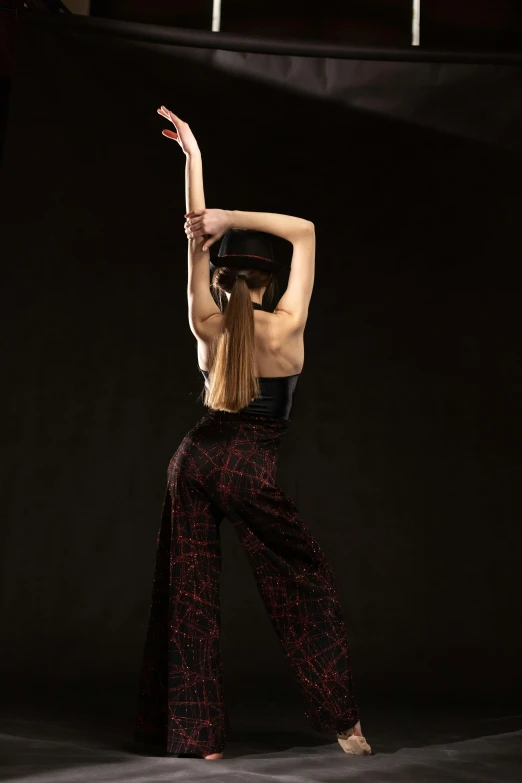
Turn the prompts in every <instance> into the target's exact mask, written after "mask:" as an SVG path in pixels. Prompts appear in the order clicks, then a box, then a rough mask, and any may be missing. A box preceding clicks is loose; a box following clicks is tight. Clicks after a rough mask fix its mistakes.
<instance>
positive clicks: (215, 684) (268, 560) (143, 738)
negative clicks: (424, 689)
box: [135, 409, 359, 756]
mask: <svg viewBox="0 0 522 783" xmlns="http://www.w3.org/2000/svg"><path fill="white" fill-rule="evenodd" d="M288 424H289V421H288V420H284V419H276V418H273V417H270V416H263V415H251V414H246V413H244V412H239V413H227V412H223V411H214V410H212V409H209V410H208V411H207V413H206V414H205V415H204V416H203V418H202V419H200V421H199V422H198V423H197V424H196V425H195V427H193V429H192V430H190V432H188V433H187V435H186V436H185V438H184V439H183V441H182V442H181V444H180V446H179V448H178V450H177V451H176V453H175V454H174V456H173V457H172V459H171V461H170V464H169V468H168V487H167V491H166V495H165V502H164V506H163V512H162V517H161V524H160V530H159V534H158V539H157V552H156V560H155V567H154V581H153V588H152V603H151V607H150V614H149V623H148V630H147V635H146V640H145V646H144V654H143V662H142V666H141V673H140V678H139V695H138V710H137V719H136V730H135V739H136V741H137V742H141V743H146V744H150V745H158V746H160V748H161V749H162V750H163V751H164V752H166V753H168V754H178V753H194V754H200V755H201V756H204V755H209V754H210V753H219V752H221V751H222V750H223V748H224V747H225V745H226V740H227V732H228V717H227V712H226V706H225V701H224V692H223V673H222V663H221V657H220V623H221V620H220V605H219V582H220V571H221V548H220V531H219V526H220V522H221V520H222V519H223V517H225V516H226V517H227V518H228V519H229V520H230V522H231V524H232V525H233V526H234V529H235V530H236V532H237V535H238V536H239V539H240V541H241V543H242V545H243V547H244V549H245V552H246V553H247V556H248V558H249V561H250V564H251V566H252V568H253V570H254V575H255V579H256V583H257V586H258V589H259V592H260V595H261V597H262V599H263V601H264V604H265V606H266V609H267V611H268V614H269V617H270V620H271V621H272V624H273V627H274V629H275V631H276V633H277V635H278V637H279V639H280V642H281V644H282V648H283V650H284V653H285V655H286V657H287V659H288V661H289V663H290V665H291V667H292V670H293V672H294V673H295V676H296V678H297V682H298V685H299V687H300V689H301V693H302V695H303V697H304V700H305V715H306V717H307V718H308V721H309V723H310V725H311V726H312V727H313V728H315V729H317V730H319V731H329V732H332V733H335V732H337V731H342V730H344V729H346V728H348V727H350V726H354V725H355V723H357V721H358V720H359V712H358V707H357V702H356V700H355V695H354V688H353V682H352V675H351V667H350V658H349V649H348V641H347V635H346V627H345V624H344V620H343V616H342V610H341V606H340V603H339V598H338V594H337V587H336V583H335V580H334V575H333V573H332V569H331V566H330V565H329V563H328V561H327V560H326V557H325V555H324V554H323V552H322V550H321V548H320V547H319V545H318V544H317V542H316V540H315V539H314V537H313V536H312V535H311V533H310V531H309V530H308V529H307V527H306V525H305V524H304V522H303V520H302V519H301V517H300V515H299V512H298V511H297V508H296V506H295V504H294V502H293V501H292V500H291V499H290V498H289V497H288V496H286V495H285V494H284V493H283V492H282V490H281V489H280V488H279V486H278V485H277V484H276V482H275V473H276V464H277V455H278V451H279V446H280V444H281V441H282V439H283V436H284V434H285V431H286V429H287V426H288Z"/></svg>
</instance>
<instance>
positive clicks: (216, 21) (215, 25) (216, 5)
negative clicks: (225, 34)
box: [212, 0, 221, 33]
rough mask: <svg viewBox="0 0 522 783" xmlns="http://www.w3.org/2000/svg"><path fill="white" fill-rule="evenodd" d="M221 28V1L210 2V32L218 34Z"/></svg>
mask: <svg viewBox="0 0 522 783" xmlns="http://www.w3.org/2000/svg"><path fill="white" fill-rule="evenodd" d="M220 27H221V0H212V31H213V32H216V33H218V32H219V28H220Z"/></svg>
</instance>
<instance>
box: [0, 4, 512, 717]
mask: <svg viewBox="0 0 522 783" xmlns="http://www.w3.org/2000/svg"><path fill="white" fill-rule="evenodd" d="M82 21H84V22H85V20H82ZM86 21H87V23H83V24H81V25H80V24H78V23H77V21H76V20H75V19H74V18H73V17H70V18H68V19H66V20H64V19H61V20H60V24H55V23H54V20H52V19H51V18H50V19H49V20H48V21H46V20H42V19H40V20H36V19H35V18H32V20H31V18H30V16H29V17H25V18H23V19H22V20H21V28H20V33H19V39H18V47H19V48H18V53H17V61H16V69H15V73H14V81H13V90H12V95H11V105H10V110H9V123H8V129H7V137H6V145H5V151H4V153H5V154H4V160H3V164H2V180H1V193H0V212H1V224H0V231H1V235H2V256H3V262H4V263H3V268H4V281H3V288H4V302H3V307H2V315H3V317H4V319H5V322H4V327H3V329H2V331H1V334H2V341H3V347H4V352H3V356H4V360H3V369H4V378H5V382H4V384H3V387H2V392H3V400H2V410H3V412H4V424H5V434H4V437H3V438H2V458H3V470H2V474H3V477H4V481H3V482H2V508H3V510H4V520H3V525H2V536H3V541H2V558H3V562H2V574H3V580H4V581H3V591H2V599H1V606H0V609H1V613H2V614H1V624H2V629H3V635H4V639H5V642H4V644H3V645H2V651H1V661H0V665H1V667H2V671H3V673H4V678H5V680H6V682H7V684H8V688H9V686H10V689H11V691H12V693H13V695H16V698H19V697H20V694H21V693H28V694H30V695H31V698H34V696H35V694H42V695H44V696H45V697H47V696H49V695H50V694H51V695H52V698H53V699H58V698H60V697H62V696H63V697H64V698H65V697H67V696H68V694H70V693H76V692H77V691H78V690H81V692H82V693H83V694H84V696H83V698H85V700H86V702H88V701H89V700H92V699H94V700H96V699H98V700H102V699H105V698H109V697H110V695H111V694H114V692H115V691H116V690H117V689H118V690H120V692H121V693H122V694H125V698H128V703H129V704H130V705H132V701H133V699H134V696H135V691H136V688H137V674H138V668H139V663H140V659H141V653H142V644H143V641H144V636H145V630H146V622H147V614H148V608H149V599H150V590H151V580H152V568H153V560H154V554H155V547H156V535H157V530H158V525H159V517H160V511H161V503H162V500H163V493H164V488H165V482H166V469H167V465H168V461H169V459H170V457H171V455H172V454H173V452H174V451H175V450H176V448H177V446H178V444H179V442H180V440H181V438H182V437H183V435H184V434H185V432H186V431H187V430H188V429H190V427H192V426H193V424H194V423H195V422H196V421H197V419H198V418H199V417H200V416H201V415H202V414H203V412H204V408H203V406H202V405H201V403H200V402H198V401H197V397H198V395H199V393H200V391H201V387H202V379H201V376H200V375H199V374H198V371H197V360H196V345H195V341H194V339H193V337H192V335H191V333H190V330H189V327H188V321H187V302H186V238H185V235H184V232H183V221H184V218H183V213H184V212H185V201H184V163H185V161H184V156H183V154H182V152H181V150H180V149H179V147H178V146H177V145H175V144H173V143H172V142H169V141H168V140H167V139H165V138H164V137H162V135H161V129H162V128H163V127H164V123H163V122H162V120H161V118H159V117H158V115H157V114H156V108H157V106H159V105H160V104H161V103H164V104H166V105H167V106H169V107H170V108H172V109H173V110H174V111H175V112H176V113H178V114H179V115H180V116H181V117H182V118H183V119H185V120H187V121H189V122H190V125H191V127H192V129H193V130H194V132H195V134H196V137H197V138H198V141H199V144H200V147H201V150H202V153H203V166H204V177H205V190H206V201H207V206H216V207H223V208H231V209H233V208H235V209H242V210H257V211H272V212H284V213H290V214H295V215H300V216H303V217H306V218H308V219H311V220H313V222H314V223H315V226H316V233H317V266H316V283H315V288H314V294H313V297H312V302H311V308H310V317H309V321H308V324H307V328H306V333H305V338H306V340H305V345H306V359H305V366H304V370H303V374H302V378H301V380H300V385H299V388H298V390H297V394H296V398H295V405H294V409H293V413H292V423H291V426H290V430H289V433H288V435H287V439H286V441H285V443H284V445H283V447H282V451H281V457H280V463H279V480H280V483H281V485H282V486H283V488H284V489H285V490H286V491H288V492H289V493H290V494H292V496H293V497H294V498H295V500H296V502H297V503H298V506H299V508H300V510H301V512H302V515H303V518H304V519H305V521H306V522H307V524H308V525H309V526H310V528H311V529H312V531H313V532H314V534H315V535H316V537H317V539H318V541H319V543H320V545H321V546H322V547H323V549H324V550H325V552H326V554H327V556H328V557H329V559H330V561H331V563H332V565H333V568H334V571H335V573H336V575H337V579H338V585H339V590H340V593H341V599H342V603H343V607H344V610H345V614H346V620H347V625H348V630H349V640H350V644H351V649H352V657H353V668H354V678H355V685H356V691H357V695H358V700H359V702H360V703H361V704H364V703H365V702H370V701H372V700H373V701H379V700H381V699H387V700H393V699H394V698H396V699H406V698H414V697H420V698H422V699H423V700H425V701H426V700H427V701H429V702H431V703H435V702H437V701H440V700H443V701H444V702H446V703H447V702H448V701H451V700H454V701H455V702H462V701H463V700H465V701H466V702H468V703H469V702H471V701H473V702H477V701H481V700H491V699H498V700H511V699H517V698H519V696H520V690H521V688H520V684H521V683H520V675H519V661H520V655H521V644H520V632H519V616H520V600H519V599H520V565H519V560H520V543H521V542H520V532H519V531H520V495H519V484H520V478H521V462H522V459H521V451H520V437H521V434H522V433H521V427H520V422H521V417H520V403H519V401H520V392H521V369H520V355H519V334H520V283H519V280H518V266H519V263H520V258H521V250H522V247H521V245H522V241H521V238H520V223H519V192H520V175H521V171H522V156H521V154H520V153H521V141H520V140H521V134H520V131H521V125H522V123H521V110H520V101H519V98H520V66H519V65H508V64H498V65H495V64H492V63H489V64H487V63H486V62H483V63H480V61H479V60H480V58H477V64H476V65H469V64H468V65H462V64H452V63H444V64H441V63H438V64H435V63H430V62H427V63H426V62H421V61H420V60H419V62H416V61H413V62H408V63H404V62H399V61H397V62H394V61H393V60H392V61H379V57H378V53H377V52H376V56H375V59H373V60H364V61H363V60H357V61H354V60H351V59H350V58H346V59H342V58H340V59H329V60H328V61H326V60H325V59H324V58H313V57H296V56H291V55H277V54H267V55H260V56H258V57H257V58H256V57H255V56H252V57H250V56H246V57H243V56H241V57H238V58H235V57H234V53H233V52H230V51H229V52H224V50H222V51H221V52H220V53H213V52H212V50H211V49H203V48H202V49H199V48H198V47H197V46H196V47H195V48H194V46H188V47H184V46H181V45H179V43H177V44H169V43H167V42H166V41H165V40H164V41H163V43H158V41H157V39H156V38H155V35H154V31H153V30H149V31H148V33H146V32H143V30H142V34H141V35H140V36H139V38H140V40H138V39H137V38H133V37H132V35H129V34H128V33H129V29H128V28H126V33H125V35H123V34H121V35H120V34H119V33H118V26H117V23H112V26H109V27H108V28H106V29H104V30H100V29H94V28H91V26H90V25H89V23H88V22H89V20H86ZM122 30H123V28H122ZM193 43H197V41H196V39H195V40H194V41H193ZM218 55H219V56H218ZM296 72H297V73H298V74H299V83H300V85H301V86H300V87H299V88H298V87H297V86H296V85H294V84H293V83H292V79H293V76H292V74H295V73H296ZM280 73H283V74H286V75H287V76H286V79H285V80H283V81H281V80H280V79H278V78H277V75H278V74H280ZM317 74H319V75H321V74H322V75H323V79H322V80H321V78H319V79H317ZM313 84H315V85H316V87H315V88H312V85H313ZM317 84H319V87H317ZM335 84H344V88H343V89H342V90H336V89H334V87H333V86H332V85H335ZM303 85H304V86H303ZM321 85H323V86H322V87H321ZM314 89H315V91H314ZM321 90H322V92H321ZM371 106H373V108H370V107H371ZM466 123H467V124H466ZM275 246H276V252H278V253H279V254H281V256H282V257H283V258H284V259H285V260H286V261H287V262H288V261H289V259H290V251H291V248H290V246H289V245H288V244H287V243H286V242H284V241H283V240H279V239H276V240H275ZM214 252H217V250H216V248H214ZM284 285H285V277H284V276H282V278H281V281H280V291H281V292H282V290H283V289H284ZM222 529H223V558H224V565H223V567H224V571H223V583H222V612H223V656H224V666H225V676H226V683H228V690H229V694H230V695H231V696H232V697H234V694H241V698H245V694H246V695H248V693H249V692H250V690H249V689H252V690H255V689H257V688H261V687H262V688H264V689H266V688H268V687H269V686H270V687H271V688H272V690H271V691H266V690H265V691H264V693H265V694H266V693H273V694H274V698H277V695H278V694H280V693H281V692H284V691H285V688H286V687H288V689H289V693H290V692H292V693H293V697H294V698H295V699H296V700H298V699H299V696H298V694H297V692H296V690H295V688H294V687H293V685H291V684H288V685H285V684H284V683H285V678H288V677H289V670H288V668H287V664H286V661H285V660H284V658H283V654H282V652H281V650H280V648H279V644H278V642H277V639H276V637H275V634H274V633H273V631H272V629H271V626H270V623H269V620H268V618H267V616H266V614H265V612H264V608H263V606H262V604H261V601H260V598H259V596H258V594H257V592H256V588H255V583H254V579H253V575H252V573H251V572H250V570H249V567H248V564H247V562H246V558H245V557H244V554H243V552H242V551H241V548H240V545H239V543H238V541H237V540H236V539H235V536H234V532H233V530H232V528H231V526H230V525H229V524H228V522H227V523H225V524H224V525H223V527H222ZM390 703H392V702H390ZM303 720H304V718H303Z"/></svg>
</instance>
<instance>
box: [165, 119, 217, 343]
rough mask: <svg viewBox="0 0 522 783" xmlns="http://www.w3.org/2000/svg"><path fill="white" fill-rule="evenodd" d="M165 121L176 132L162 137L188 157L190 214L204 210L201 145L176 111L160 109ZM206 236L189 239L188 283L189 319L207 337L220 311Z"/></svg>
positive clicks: (186, 171) (194, 328) (187, 180)
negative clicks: (212, 286) (205, 247)
mask: <svg viewBox="0 0 522 783" xmlns="http://www.w3.org/2000/svg"><path fill="white" fill-rule="evenodd" d="M158 114H160V115H161V116H162V117H164V118H165V119H168V120H170V122H172V124H173V125H174V128H175V130H174V131H172V130H170V129H168V130H164V131H163V135H164V136H166V137H167V138H169V139H174V140H175V141H177V142H178V144H179V146H180V147H181V148H182V150H183V152H184V153H185V156H186V164H185V200H186V207H187V212H191V211H193V210H204V209H205V192H204V189H203V162H202V159H201V152H200V149H199V146H198V143H197V141H196V139H195V137H194V134H193V133H192V131H191V129H190V127H189V125H188V124H187V123H186V122H183V120H182V119H180V118H179V117H178V116H177V115H176V114H174V112H172V111H170V110H169V109H167V108H166V107H165V106H162V107H161V109H158ZM203 243H204V237H198V238H193V237H189V238H188V280H187V300H188V318H189V324H190V328H191V331H192V333H193V335H194V336H195V337H199V338H204V337H205V334H206V331H207V329H206V326H207V325H206V321H208V319H209V318H211V317H213V316H220V317H221V311H220V309H219V307H218V306H217V304H216V303H215V301H214V299H213V297H212V294H211V293H210V281H209V254H208V250H207V251H205V250H203Z"/></svg>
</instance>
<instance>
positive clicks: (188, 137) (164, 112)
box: [157, 106, 199, 155]
mask: <svg viewBox="0 0 522 783" xmlns="http://www.w3.org/2000/svg"><path fill="white" fill-rule="evenodd" d="M157 111H158V114H160V115H161V116H162V117H164V118H165V119H167V120H170V122H171V123H172V124H173V125H174V129H175V130H173V131H171V130H162V131H161V132H162V134H163V136H166V137H167V138H168V139H174V140H175V141H177V142H178V144H179V146H180V147H181V149H182V150H183V152H184V153H185V155H190V154H192V153H195V152H199V147H198V143H197V141H196V137H195V136H194V134H193V133H192V131H191V129H190V127H189V125H188V123H187V122H183V120H182V119H181V118H180V117H178V116H177V115H176V114H174V112H173V111H170V109H167V107H166V106H162V107H161V109H158V110H157Z"/></svg>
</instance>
